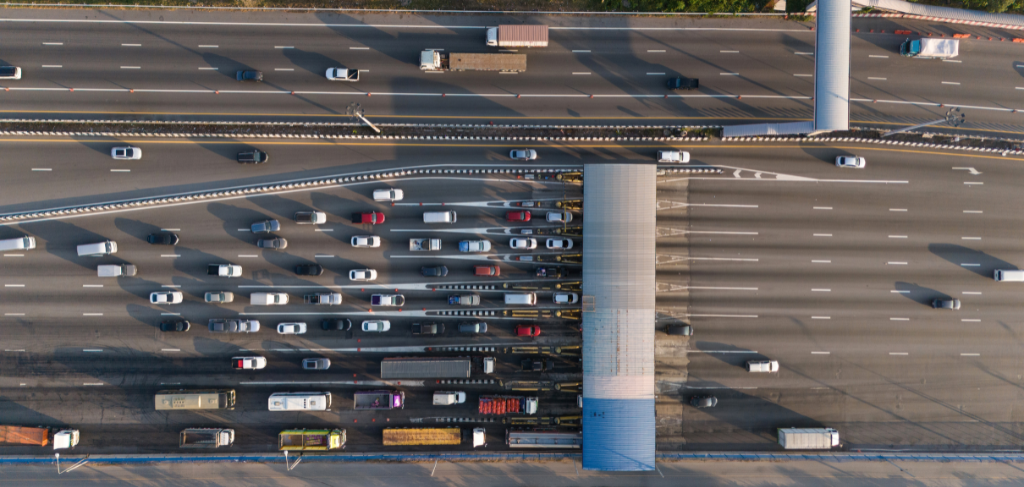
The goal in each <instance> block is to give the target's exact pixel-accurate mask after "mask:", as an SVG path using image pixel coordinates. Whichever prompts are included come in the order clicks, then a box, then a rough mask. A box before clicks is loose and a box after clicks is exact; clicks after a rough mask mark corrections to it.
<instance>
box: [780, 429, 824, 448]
mask: <svg viewBox="0 0 1024 487" xmlns="http://www.w3.org/2000/svg"><path fill="white" fill-rule="evenodd" d="M779 444H780V445H782V447H783V448H785V449H787V450H828V449H830V448H832V447H835V446H839V432H838V431H836V430H834V429H832V428H779Z"/></svg>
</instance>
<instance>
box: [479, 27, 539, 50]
mask: <svg viewBox="0 0 1024 487" xmlns="http://www.w3.org/2000/svg"><path fill="white" fill-rule="evenodd" d="M487 45H488V46H491V47H548V26H546V25H499V26H497V27H488V28H487Z"/></svg>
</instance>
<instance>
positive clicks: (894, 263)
mask: <svg viewBox="0 0 1024 487" xmlns="http://www.w3.org/2000/svg"><path fill="white" fill-rule="evenodd" d="M885 265H907V263H906V262H893V261H889V262H886V263H885Z"/></svg>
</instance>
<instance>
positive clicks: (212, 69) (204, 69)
mask: <svg viewBox="0 0 1024 487" xmlns="http://www.w3.org/2000/svg"><path fill="white" fill-rule="evenodd" d="M218 69H220V68H204V67H202V66H200V67H199V70H200V71H217V70H218Z"/></svg>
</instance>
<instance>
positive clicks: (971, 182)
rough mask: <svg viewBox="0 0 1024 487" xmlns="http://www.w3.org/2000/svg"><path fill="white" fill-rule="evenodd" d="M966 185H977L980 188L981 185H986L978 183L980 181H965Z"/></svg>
mask: <svg viewBox="0 0 1024 487" xmlns="http://www.w3.org/2000/svg"><path fill="white" fill-rule="evenodd" d="M964 184H969V185H970V184H976V185H979V186H980V185H982V184H985V183H982V182H978V181H964Z"/></svg>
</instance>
